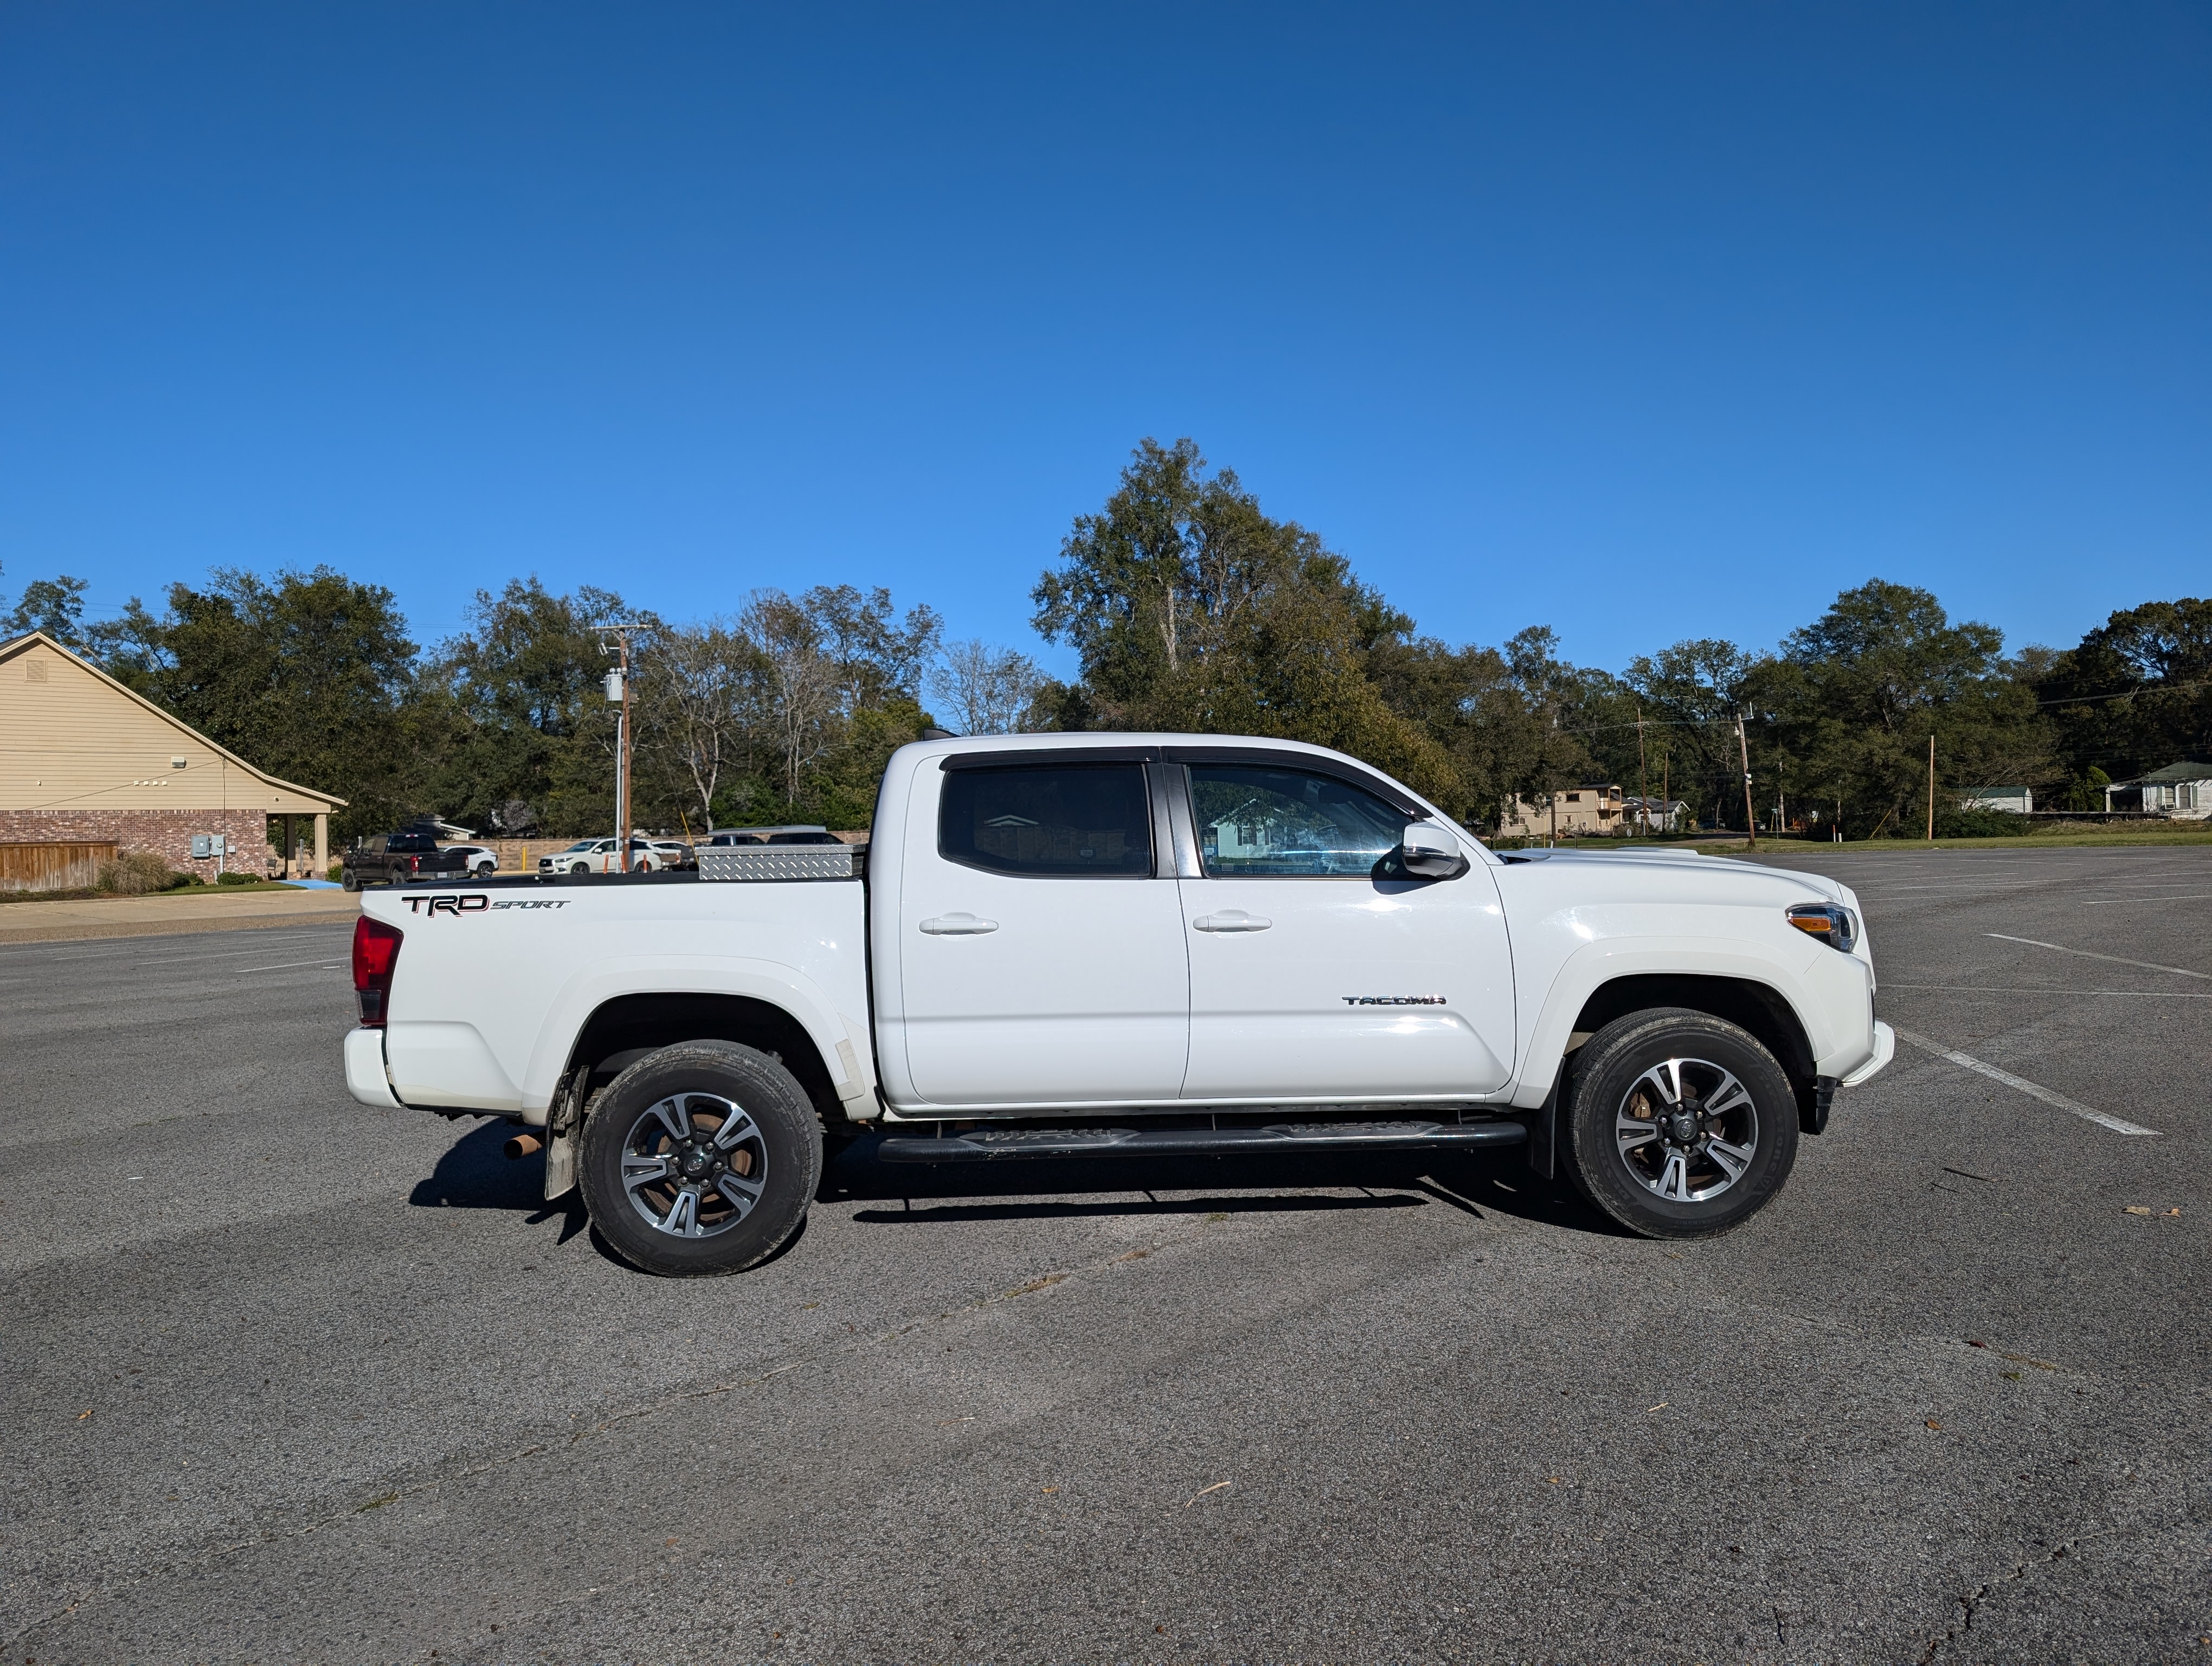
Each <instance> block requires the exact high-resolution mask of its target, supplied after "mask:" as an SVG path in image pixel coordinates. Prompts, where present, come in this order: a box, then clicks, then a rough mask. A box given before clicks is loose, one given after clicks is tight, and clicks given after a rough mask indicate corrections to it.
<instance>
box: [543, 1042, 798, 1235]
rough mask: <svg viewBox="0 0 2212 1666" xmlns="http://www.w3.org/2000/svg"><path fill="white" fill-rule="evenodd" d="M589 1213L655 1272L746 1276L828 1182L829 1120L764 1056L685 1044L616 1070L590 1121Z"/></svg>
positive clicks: (583, 1155)
mask: <svg viewBox="0 0 2212 1666" xmlns="http://www.w3.org/2000/svg"><path fill="white" fill-rule="evenodd" d="M581 1146H582V1149H581V1151H580V1153H579V1155H580V1162H579V1164H578V1173H577V1178H578V1180H579V1182H580V1183H581V1185H582V1187H583V1192H584V1203H585V1207H586V1208H588V1209H589V1210H590V1211H591V1215H592V1224H593V1225H596V1226H597V1227H598V1228H599V1231H601V1232H602V1233H603V1234H605V1237H606V1240H607V1242H608V1243H611V1244H612V1245H613V1246H614V1248H615V1249H616V1250H617V1251H618V1252H619V1253H620V1254H621V1256H622V1257H623V1260H625V1261H627V1262H629V1263H630V1264H631V1265H632V1266H634V1267H636V1268H641V1270H643V1271H645V1272H647V1273H658V1274H662V1275H663V1276H665V1277H670V1278H696V1277H698V1276H700V1275H702V1274H709V1273H738V1272H742V1271H744V1269H745V1268H748V1267H751V1266H753V1265H755V1264H756V1263H757V1262H762V1261H765V1260H766V1259H767V1258H768V1257H769V1256H772V1255H774V1254H775V1252H776V1250H778V1249H781V1247H782V1246H783V1244H784V1243H786V1242H787V1240H788V1239H789V1238H790V1237H791V1235H792V1234H793V1232H795V1231H798V1230H799V1223H800V1222H801V1221H802V1220H804V1219H805V1218H806V1208H807V1205H808V1204H810V1203H811V1202H812V1201H813V1199H814V1189H815V1187H816V1186H817V1184H819V1183H820V1182H821V1178H822V1123H821V1121H820V1119H819V1118H817V1116H815V1114H814V1106H813V1104H812V1103H811V1101H810V1100H809V1099H808V1098H807V1097H806V1090H805V1088H803V1087H801V1086H800V1085H799V1082H798V1080H797V1079H795V1078H794V1077H793V1075H792V1073H790V1072H789V1071H787V1070H786V1069H785V1068H784V1067H782V1065H781V1064H779V1063H778V1062H777V1061H775V1060H774V1059H772V1058H770V1057H769V1055H767V1054H765V1053H762V1052H759V1051H757V1049H753V1048H750V1047H741V1046H739V1045H738V1044H737V1043H734V1042H722V1041H698V1042H684V1043H678V1045H676V1046H674V1047H664V1048H662V1049H660V1050H659V1052H657V1053H653V1054H649V1055H647V1056H646V1057H645V1058H642V1059H640V1060H639V1061H637V1062H636V1063H635V1064H634V1065H632V1066H630V1067H629V1069H627V1070H625V1071H623V1073H622V1074H621V1075H619V1076H617V1077H616V1078H615V1079H614V1080H613V1082H612V1083H611V1084H610V1085H608V1087H607V1089H606V1091H605V1093H604V1094H603V1095H601V1096H600V1097H599V1100H598V1102H597V1103H596V1104H594V1105H593V1107H592V1113H591V1115H590V1116H588V1117H587V1118H586V1120H585V1122H584V1133H583V1139H582V1141H581Z"/></svg>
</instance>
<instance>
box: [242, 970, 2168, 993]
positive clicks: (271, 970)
mask: <svg viewBox="0 0 2212 1666" xmlns="http://www.w3.org/2000/svg"><path fill="white" fill-rule="evenodd" d="M344 964H345V962H344V961H343V960H280V961H278V962H277V963H276V964H275V965H273V966H234V967H232V968H231V970H232V971H233V972H234V973H237V972H282V971H289V970H291V968H293V967H295V966H343V965H344ZM2206 999H2207V1000H2212V996H2207V997H2206Z"/></svg>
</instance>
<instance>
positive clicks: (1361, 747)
mask: <svg viewBox="0 0 2212 1666" xmlns="http://www.w3.org/2000/svg"><path fill="white" fill-rule="evenodd" d="M1205 469H1206V459H1204V458H1203V457H1202V456H1201V455H1200V453H1199V449H1198V447H1197V445H1196V444H1195V443H1194V441H1190V440H1188V439H1185V440H1179V441H1176V443H1175V444H1174V445H1173V446H1172V447H1163V446H1161V445H1159V444H1158V442H1157V441H1152V440H1146V441H1143V442H1142V443H1141V444H1139V446H1138V447H1137V449H1136V451H1135V452H1134V453H1133V455H1132V457H1131V459H1130V461H1129V464H1128V465H1127V467H1126V468H1124V469H1123V470H1122V471H1121V483H1120V486H1119V488H1118V489H1117V490H1115V493H1114V494H1113V495H1112V496H1110V497H1109V498H1108V499H1107V501H1106V503H1105V505H1104V507H1103V508H1102V509H1101V510H1100V512H1099V513H1097V514H1086V515H1079V516H1078V517H1076V520H1075V523H1074V526H1073V529H1072V530H1071V531H1070V532H1069V533H1068V536H1067V537H1066V539H1065V540H1063V542H1062V544H1061V545H1060V566H1059V567H1058V568H1057V569H1054V570H1052V571H1048V572H1047V573H1046V574H1045V575H1043V577H1042V579H1041V580H1040V581H1038V584H1037V587H1036V589H1035V590H1034V591H1033V592H1032V593H1031V599H1033V600H1034V601H1035V602H1036V609H1037V611H1036V619H1035V623H1036V629H1037V630H1038V632H1039V633H1040V634H1041V635H1042V636H1043V637H1044V638H1045V640H1046V641H1066V642H1067V643H1068V644H1069V645H1070V646H1072V647H1073V648H1075V650H1076V652H1077V654H1079V656H1080V660H1081V664H1082V677H1081V681H1080V684H1079V686H1078V687H1077V688H1076V689H1073V690H1067V691H1066V692H1065V693H1063V694H1062V695H1061V696H1060V697H1059V699H1058V700H1057V702H1055V703H1056V705H1057V717H1058V721H1059V722H1060V726H1061V727H1097V728H1109V729H1164V730H1178V731H1188V732H1195V733H1239V734H1258V735H1277V736H1282V737H1285V738H1286V739H1299V740H1306V741H1310V742H1314V743H1316V744H1317V745H1325V746H1331V747H1334V748H1336V749H1337V750H1339V751H1346V752H1349V753H1352V754H1353V755H1355V756H1358V757H1364V758H1366V759H1368V760H1369V761H1370V762H1371V763H1376V764H1377V765H1379V766H1381V767H1382V768H1384V769H1390V770H1392V771H1393V772H1394V773H1396V774H1398V775H1401V776H1402V777H1403V778H1404V779H1406V780H1407V781H1410V782H1412V783H1413V785H1415V786H1417V787H1421V788H1422V789H1423V790H1424V791H1426V792H1429V793H1432V794H1434V795H1436V796H1437V797H1438V798H1440V799H1443V800H1448V801H1449V800H1455V799H1457V798H1460V797H1462V796H1463V795H1464V794H1463V787H1462V783H1461V782H1460V781H1459V779H1458V775H1457V771H1456V770H1455V768H1454V766H1453V763H1452V761H1451V758H1450V757H1449V754H1448V753H1447V752H1446V751H1444V749H1443V747H1442V746H1440V745H1438V744H1437V742H1436V741H1435V740H1434V739H1432V738H1431V736H1430V735H1428V734H1427V733H1425V732H1424V731H1423V729H1422V727H1421V726H1420V725H1419V723H1418V722H1415V721H1409V720H1408V719H1407V717H1406V716H1405V715H1404V714H1401V713H1400V712H1397V711H1394V710H1393V709H1392V708H1391V707H1390V706H1389V703H1388V702H1386V701H1385V700H1384V698H1383V694H1382V691H1381V690H1380V689H1379V688H1378V687H1377V686H1376V684H1375V682H1374V681H1373V680H1372V679H1371V678H1370V677H1369V675H1368V672H1367V665H1368V660H1369V658H1370V655H1371V654H1374V653H1375V651H1376V649H1377V648H1378V647H1379V646H1380V645H1381V644H1383V643H1384V642H1386V641H1398V640H1400V639H1402V638H1403V636H1404V635H1406V633H1407V631H1408V630H1409V629H1411V622H1410V621H1409V620H1407V618H1406V617H1404V616H1403V615H1401V614H1398V613H1396V612H1394V611H1392V610H1391V609H1390V608H1389V607H1388V606H1387V605H1385V604H1384V603H1383V599H1382V597H1381V596H1380V594H1379V593H1376V591H1374V590H1372V589H1371V588H1370V587H1367V586H1365V585H1363V584H1361V583H1360V582H1359V581H1358V580H1357V579H1356V578H1354V577H1353V576H1352V571H1351V567H1350V563H1349V562H1346V560H1345V559H1344V558H1343V557H1342V556H1338V555H1336V554H1334V553H1333V552H1332V551H1330V550H1328V549H1327V548H1326V547H1324V546H1323V544H1322V541H1321V539H1320V538H1318V537H1316V535H1315V534H1314V533H1312V532H1308V531H1307V530H1305V529H1304V527H1302V526H1298V525H1297V523H1296V522H1294V521H1279V520H1273V519H1271V518H1269V517H1268V516H1267V514H1265V513H1264V512H1262V510H1261V508H1260V504H1259V501H1258V500H1257V499H1256V498H1255V497H1254V496H1252V495H1251V494H1250V493H1249V492H1247V491H1245V490H1244V489H1243V485H1242V483H1240V482H1239V481H1238V480H1237V476H1236V475H1235V473H1234V472H1233V471H1230V470H1227V469H1223V470H1221V471H1218V472H1217V473H1215V474H1213V475H1212V476H1211V477H1209V476H1207V475H1206V472H1205Z"/></svg>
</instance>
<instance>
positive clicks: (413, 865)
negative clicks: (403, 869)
mask: <svg viewBox="0 0 2212 1666" xmlns="http://www.w3.org/2000/svg"><path fill="white" fill-rule="evenodd" d="M407 871H408V872H409V873H421V872H422V858H421V857H420V856H410V857H409V858H408V859H407Z"/></svg>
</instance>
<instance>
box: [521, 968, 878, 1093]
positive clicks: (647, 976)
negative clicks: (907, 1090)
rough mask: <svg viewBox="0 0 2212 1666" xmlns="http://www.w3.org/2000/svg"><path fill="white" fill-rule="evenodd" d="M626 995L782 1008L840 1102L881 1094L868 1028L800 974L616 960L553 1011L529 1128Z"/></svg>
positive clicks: (533, 1056)
mask: <svg viewBox="0 0 2212 1666" xmlns="http://www.w3.org/2000/svg"><path fill="white" fill-rule="evenodd" d="M624 995H736V996H739V997H742V998H744V999H747V1000H757V1001H761V1002H763V1003H765V1004H766V1005H768V1006H775V1007H778V1008H780V1009H781V1010H782V1011H783V1012H787V1013H788V1014H790V1016H791V1017H792V1018H793V1020H795V1021H796V1022H797V1023H798V1025H799V1027H800V1028H801V1029H803V1030H805V1031H806V1034H807V1037H808V1039H809V1040H811V1042H812V1043H814V1048H815V1050H816V1052H817V1053H818V1054H819V1055H821V1059H822V1067H823V1069H824V1070H826V1071H827V1072H829V1079H830V1081H831V1082H832V1083H833V1084H835V1085H836V1089H837V1094H838V1097H840V1098H841V1099H844V1100H846V1101H848V1103H849V1102H851V1101H853V1100H855V1099H863V1098H867V1097H872V1096H873V1094H874V1092H875V1089H876V1079H875V1073H874V1071H873V1069H872V1067H871V1058H870V1050H869V1047H868V1036H867V1031H866V1028H865V1027H862V1028H860V1029H859V1030H858V1031H855V1029H854V1024H855V1022H856V1020H854V1019H851V1018H847V1017H846V1016H845V1015H844V1014H842V1013H841V1012H838V1010H837V1006H836V1002H835V1001H833V1000H831V999H830V998H829V992H828V991H826V990H825V989H823V988H822V987H821V985H819V984H818V983H817V982H814V980H813V979H811V978H810V977H808V976H806V975H805V973H804V972H801V971H799V970H797V969H796V968H793V967H791V966H787V965H784V964H780V963H778V962H775V961H768V960H751V959H746V958H741V957H738V956H722V955H655V956H651V957H647V956H639V957H635V958H614V959H611V960H603V961H599V962H598V963H596V964H593V965H592V966H591V967H590V968H589V969H588V970H584V971H580V972H578V973H577V974H576V975H575V976H573V977H571V978H569V979H568V982H565V983H563V984H562V986H561V988H560V990H559V992H558V993H557V994H555V996H554V998H553V1000H552V1001H551V1002H550V1004H549V1005H548V1006H547V1008H546V1012H545V1018H544V1022H543V1023H542V1024H541V1025H539V1026H538V1036H537V1038H536V1040H535V1041H533V1042H532V1043H531V1049H530V1063H529V1066H528V1067H527V1069H526V1071H525V1073H524V1075H523V1081H522V1104H523V1110H524V1114H525V1115H526V1116H527V1117H528V1119H529V1120H530V1121H532V1122H543V1121H544V1119H545V1116H546V1113H547V1111H548V1110H549V1109H550V1106H551V1105H552V1103H553V1097H554V1095H555V1094H556V1093H557V1092H558V1091H560V1087H561V1079H562V1074H563V1073H565V1072H566V1071H567V1069H568V1058H569V1055H570V1053H571V1052H573V1051H574V1048H575V1045H576V1040H577V1038H578V1037H580V1036H581V1035H582V1034H583V1033H584V1027H585V1025H588V1024H589V1023H590V1022H591V1020H592V1014H593V1013H594V1012H598V1011H599V1008H601V1007H602V1006H605V1005H606V1004H607V1002H609V1001H611V1000H617V999H619V998H621V997H622V996H624Z"/></svg>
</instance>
